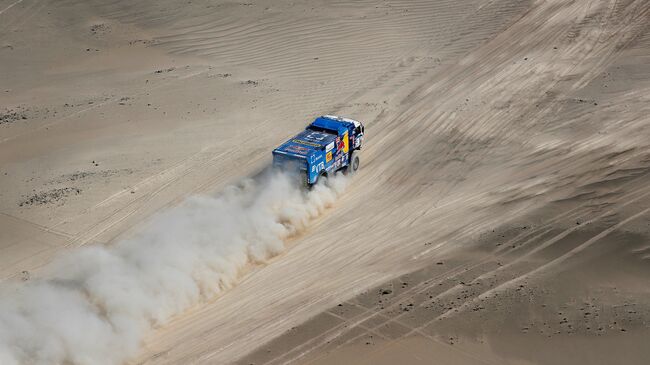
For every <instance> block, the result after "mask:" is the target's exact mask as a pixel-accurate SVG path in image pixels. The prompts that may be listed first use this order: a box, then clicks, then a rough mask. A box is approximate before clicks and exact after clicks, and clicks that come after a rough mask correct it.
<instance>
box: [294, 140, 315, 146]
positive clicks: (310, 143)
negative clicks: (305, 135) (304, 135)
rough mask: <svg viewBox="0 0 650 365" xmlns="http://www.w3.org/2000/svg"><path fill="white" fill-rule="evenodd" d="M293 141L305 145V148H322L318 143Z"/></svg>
mask: <svg viewBox="0 0 650 365" xmlns="http://www.w3.org/2000/svg"><path fill="white" fill-rule="evenodd" d="M291 141H292V142H294V143H299V144H304V145H305V146H311V147H320V145H319V144H318V143H313V142H308V141H303V140H302V139H292V140H291Z"/></svg>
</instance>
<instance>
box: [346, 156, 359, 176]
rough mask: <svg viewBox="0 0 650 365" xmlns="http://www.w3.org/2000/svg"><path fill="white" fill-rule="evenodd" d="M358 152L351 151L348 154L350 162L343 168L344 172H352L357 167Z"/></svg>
mask: <svg viewBox="0 0 650 365" xmlns="http://www.w3.org/2000/svg"><path fill="white" fill-rule="evenodd" d="M359 163H360V161H359V153H357V151H352V153H351V154H350V164H349V165H348V167H347V168H346V169H345V174H346V175H347V174H354V173H355V172H357V170H358V169H359Z"/></svg>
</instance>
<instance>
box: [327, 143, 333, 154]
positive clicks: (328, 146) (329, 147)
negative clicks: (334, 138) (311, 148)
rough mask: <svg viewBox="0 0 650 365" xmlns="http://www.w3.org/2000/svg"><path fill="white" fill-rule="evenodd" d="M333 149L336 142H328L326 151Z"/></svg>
mask: <svg viewBox="0 0 650 365" xmlns="http://www.w3.org/2000/svg"><path fill="white" fill-rule="evenodd" d="M333 149H334V142H332V143H330V144H328V145H327V147H326V148H325V151H327V152H329V151H331V150H333Z"/></svg>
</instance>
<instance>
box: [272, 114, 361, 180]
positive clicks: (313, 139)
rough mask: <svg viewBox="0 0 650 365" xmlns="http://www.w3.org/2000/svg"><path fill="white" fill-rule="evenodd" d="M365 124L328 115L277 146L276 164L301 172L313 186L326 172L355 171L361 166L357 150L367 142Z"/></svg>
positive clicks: (274, 159)
mask: <svg viewBox="0 0 650 365" xmlns="http://www.w3.org/2000/svg"><path fill="white" fill-rule="evenodd" d="M364 132H365V131H364V127H363V124H361V123H360V122H358V121H356V120H353V119H349V118H343V117H338V116H334V115H324V116H322V117H318V118H316V120H314V121H313V122H312V123H311V124H309V125H308V126H307V127H306V128H305V130H304V131H302V132H300V133H299V134H297V135H296V136H294V137H293V138H291V139H289V140H288V141H287V142H285V143H283V144H282V145H280V146H279V147H278V148H276V149H275V150H273V166H274V167H275V168H279V169H283V170H288V171H291V172H298V173H299V174H300V175H301V177H302V179H303V181H304V183H305V184H306V185H308V186H312V185H314V184H316V183H317V182H318V179H319V178H320V177H322V176H328V175H333V174H334V173H335V172H336V171H339V170H343V171H344V172H354V171H356V170H357V169H358V167H359V156H358V153H357V152H356V151H358V150H360V149H361V147H362V145H363V137H364Z"/></svg>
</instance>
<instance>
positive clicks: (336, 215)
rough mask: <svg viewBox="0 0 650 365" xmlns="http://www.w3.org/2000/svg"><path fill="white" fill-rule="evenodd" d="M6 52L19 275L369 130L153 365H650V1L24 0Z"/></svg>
mask: <svg viewBox="0 0 650 365" xmlns="http://www.w3.org/2000/svg"><path fill="white" fill-rule="evenodd" d="M0 67H1V68H0V274H1V275H2V276H1V277H2V278H3V279H4V280H6V281H20V280H26V281H29V280H34V278H38V277H39V276H40V275H43V274H42V272H41V270H42V268H43V267H44V265H46V264H47V263H48V262H50V261H51V260H52V259H53V257H54V256H55V255H57V254H62V253H64V252H65V251H67V250H70V249H73V248H75V247H79V246H84V245H102V244H105V245H110V244H112V243H114V242H116V241H118V240H120V239H123V238H125V237H129V236H131V235H132V234H133V233H134V232H135V231H136V230H137V227H139V226H140V225H141V224H142V222H143V221H144V220H145V219H147V218H148V217H150V216H151V215H152V214H153V213H155V212H158V211H160V210H163V209H166V208H169V207H173V206H176V205H178V204H179V203H180V202H182V201H183V200H184V199H185V198H186V197H188V196H190V195H194V194H196V193H211V192H219V191H221V190H223V189H224V187H225V186H227V185H228V184H230V183H233V182H236V181H238V180H240V179H242V178H244V177H246V176H251V175H254V174H256V173H257V172H259V171H260V170H262V169H263V168H264V167H265V166H267V165H268V163H269V161H270V151H271V150H272V149H273V148H274V147H275V146H276V145H278V144H279V143H281V142H283V141H284V140H285V139H286V138H287V137H289V136H291V135H293V134H294V133H296V132H297V131H299V130H300V129H302V128H304V125H305V124H306V123H307V122H308V121H310V120H311V119H313V117H315V116H317V115H321V114H341V115H346V116H350V117H353V118H355V119H359V120H361V121H363V122H364V123H365V125H366V132H367V137H366V147H364V149H363V151H362V153H361V165H362V167H361V170H360V171H359V173H358V174H357V175H356V176H354V178H353V179H352V181H351V183H350V186H349V187H348V188H347V190H346V192H345V193H344V194H343V195H342V196H341V197H340V198H339V200H338V201H337V202H336V203H335V204H334V206H333V207H332V208H331V209H330V210H328V211H327V212H326V213H325V214H324V215H323V216H321V217H320V218H318V219H317V220H316V221H314V222H312V224H311V225H310V226H309V228H308V229H307V230H306V231H304V232H302V233H301V234H300V235H299V236H297V237H294V238H292V239H291V240H290V241H289V242H287V245H288V249H287V251H285V252H284V253H283V254H281V255H279V256H276V257H275V258H273V259H271V260H270V261H268V262H266V263H265V264H264V265H256V266H254V267H251V269H250V271H249V272H248V273H247V274H246V275H244V276H243V278H242V279H241V280H240V281H239V283H238V284H237V285H236V286H234V287H233V288H231V289H229V290H228V291H227V292H225V293H224V294H222V295H219V296H218V297H216V298H214V299H212V300H210V301H208V302H205V303H201V304H199V305H196V306H194V307H193V308H192V309H191V310H189V311H188V312H186V313H183V314H181V315H178V316H176V317H175V318H173V319H172V320H171V321H170V322H168V323H166V324H165V325H162V326H159V327H158V328H157V329H156V330H154V331H153V332H151V333H149V334H148V336H147V338H146V339H145V341H144V343H143V345H142V348H141V350H140V353H139V355H138V356H137V357H136V358H134V359H132V360H131V361H130V363H133V364H178V363H182V364H187V363H192V364H222V363H234V362H239V363H242V364H249V363H254V364H284V363H313V364H334V363H350V364H363V363H368V364H377V363H385V364H394V363H397V362H401V363H407V364H430V363H435V361H438V362H440V363H460V364H528V363H536V364H576V363H588V364H612V363H625V364H647V363H648V359H650V349H649V348H648V346H647V342H648V339H649V338H650V286H649V285H648V280H647V278H648V277H650V261H649V260H650V241H649V239H648V236H649V235H650V232H649V229H650V204H649V203H650V190H649V189H650V188H649V187H648V181H650V180H649V179H650V3H649V2H648V1H645V0H618V1H615V0H606V1H602V0H601V1H596V0H593V1H590V0H576V1H563V0H546V1H543V0H539V1H514V0H482V1H479V0H461V1H455V0H454V1H452V0H440V1H438V0H433V1H423V0H421V1H365V0H362V1H326V2H325V1H294V2H289V1H276V0H268V1H257V0H256V1H245V2H222V1H218V2H212V1H197V0H193V1H191V2H179V1H175V0H174V1H172V0H161V1H149V0H142V1H125V0H114V1H96V0H84V1H81V0H64V1H52V0H49V1H48V0H19V1H15V0H9V1H6V0H3V1H0ZM152 254H155V253H152Z"/></svg>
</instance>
